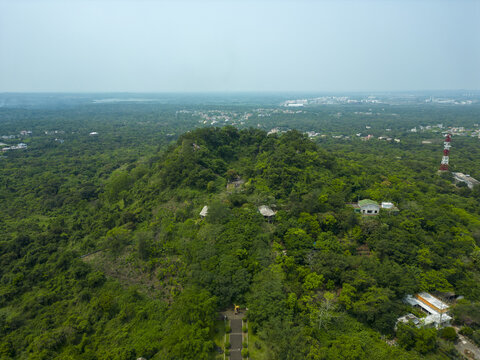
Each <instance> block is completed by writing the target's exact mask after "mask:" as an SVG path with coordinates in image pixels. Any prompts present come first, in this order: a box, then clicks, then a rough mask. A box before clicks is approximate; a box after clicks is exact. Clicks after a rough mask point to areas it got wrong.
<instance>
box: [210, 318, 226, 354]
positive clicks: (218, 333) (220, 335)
mask: <svg viewBox="0 0 480 360" xmlns="http://www.w3.org/2000/svg"><path fill="white" fill-rule="evenodd" d="M227 340H228V338H227ZM213 341H214V342H215V346H218V347H220V348H222V350H224V342H225V322H224V321H223V320H218V321H216V322H215V335H214V337H213ZM220 359H222V360H223V354H219V353H217V351H215V360H220Z"/></svg>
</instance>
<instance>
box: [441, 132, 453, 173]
mask: <svg viewBox="0 0 480 360" xmlns="http://www.w3.org/2000/svg"><path fill="white" fill-rule="evenodd" d="M450 141H452V134H446V135H445V141H444V142H443V157H442V162H441V163H440V169H439V171H448V157H449V155H450V147H451V145H450Z"/></svg>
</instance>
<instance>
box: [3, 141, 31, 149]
mask: <svg viewBox="0 0 480 360" xmlns="http://www.w3.org/2000/svg"><path fill="white" fill-rule="evenodd" d="M27 147H28V146H27V144H25V143H19V144H17V145H12V146H8V147H4V148H2V151H9V150H18V149H26V148H27Z"/></svg>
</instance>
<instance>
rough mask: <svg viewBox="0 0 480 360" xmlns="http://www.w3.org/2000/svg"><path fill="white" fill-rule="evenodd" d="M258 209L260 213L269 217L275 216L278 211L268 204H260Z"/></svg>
mask: <svg viewBox="0 0 480 360" xmlns="http://www.w3.org/2000/svg"><path fill="white" fill-rule="evenodd" d="M258 211H260V214H262V215H263V216H267V217H270V216H274V215H275V214H276V212H275V211H273V210H272V209H270V208H269V207H268V206H267V205H261V206H259V207H258Z"/></svg>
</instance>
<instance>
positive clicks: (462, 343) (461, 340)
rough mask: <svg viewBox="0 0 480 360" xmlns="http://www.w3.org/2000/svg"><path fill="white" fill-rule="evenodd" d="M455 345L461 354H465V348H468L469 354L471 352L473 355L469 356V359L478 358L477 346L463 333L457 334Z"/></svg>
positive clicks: (479, 353)
mask: <svg viewBox="0 0 480 360" xmlns="http://www.w3.org/2000/svg"><path fill="white" fill-rule="evenodd" d="M455 347H456V348H457V351H458V352H459V353H460V354H462V355H466V354H465V350H470V351H471V354H473V355H474V356H475V357H470V358H469V359H480V350H479V349H478V347H476V346H475V345H474V344H472V342H471V341H470V340H469V339H467V338H466V337H465V336H463V335H460V334H458V341H457V344H456V345H455Z"/></svg>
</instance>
